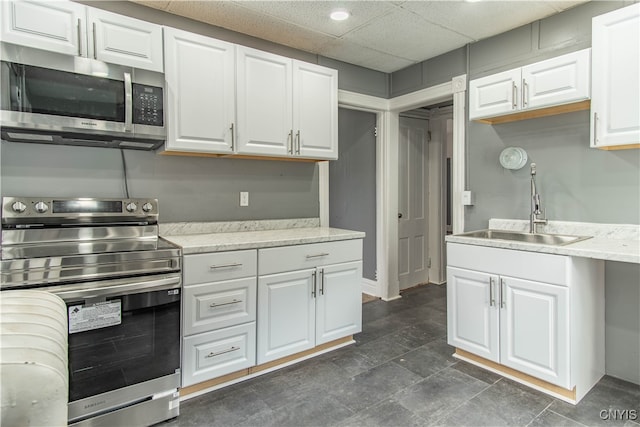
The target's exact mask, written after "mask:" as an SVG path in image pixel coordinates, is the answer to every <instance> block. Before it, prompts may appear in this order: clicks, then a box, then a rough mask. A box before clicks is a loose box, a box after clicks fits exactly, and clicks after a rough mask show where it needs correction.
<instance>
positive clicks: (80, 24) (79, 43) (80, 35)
mask: <svg viewBox="0 0 640 427" xmlns="http://www.w3.org/2000/svg"><path fill="white" fill-rule="evenodd" d="M78 56H82V20H81V19H80V18H78Z"/></svg>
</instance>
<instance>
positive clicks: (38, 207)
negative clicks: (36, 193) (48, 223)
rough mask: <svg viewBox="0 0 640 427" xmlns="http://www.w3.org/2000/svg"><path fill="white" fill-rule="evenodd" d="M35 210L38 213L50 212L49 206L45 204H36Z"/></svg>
mask: <svg viewBox="0 0 640 427" xmlns="http://www.w3.org/2000/svg"><path fill="white" fill-rule="evenodd" d="M34 208H35V210H36V212H38V213H45V212H46V211H48V210H49V205H47V204H46V203H45V202H38V203H36V204H35V206H34Z"/></svg>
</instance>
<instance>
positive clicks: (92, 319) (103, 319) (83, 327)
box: [69, 300, 122, 334]
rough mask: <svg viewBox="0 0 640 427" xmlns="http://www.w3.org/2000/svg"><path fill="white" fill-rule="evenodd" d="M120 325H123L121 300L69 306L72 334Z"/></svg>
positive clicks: (70, 330) (70, 331)
mask: <svg viewBox="0 0 640 427" xmlns="http://www.w3.org/2000/svg"><path fill="white" fill-rule="evenodd" d="M120 323H122V303H121V302H120V300H116V301H107V302H101V303H98V304H92V305H72V306H69V333H70V334H74V333H76V332H84V331H90V330H92V329H99V328H106V327H107V326H114V325H119V324H120Z"/></svg>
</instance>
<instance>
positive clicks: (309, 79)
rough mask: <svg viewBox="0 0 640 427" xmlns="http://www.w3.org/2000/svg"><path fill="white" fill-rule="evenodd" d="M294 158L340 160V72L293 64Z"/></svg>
mask: <svg viewBox="0 0 640 427" xmlns="http://www.w3.org/2000/svg"><path fill="white" fill-rule="evenodd" d="M293 131H294V142H295V147H294V151H295V155H297V156H301V157H308V158H314V159H328V160H335V159H337V158H338V72H337V71H336V70H332V69H330V68H326V67H321V66H318V65H314V64H309V63H306V62H301V61H293Z"/></svg>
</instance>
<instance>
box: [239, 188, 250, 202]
mask: <svg viewBox="0 0 640 427" xmlns="http://www.w3.org/2000/svg"><path fill="white" fill-rule="evenodd" d="M240 206H249V192H248V191H241V192H240Z"/></svg>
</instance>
